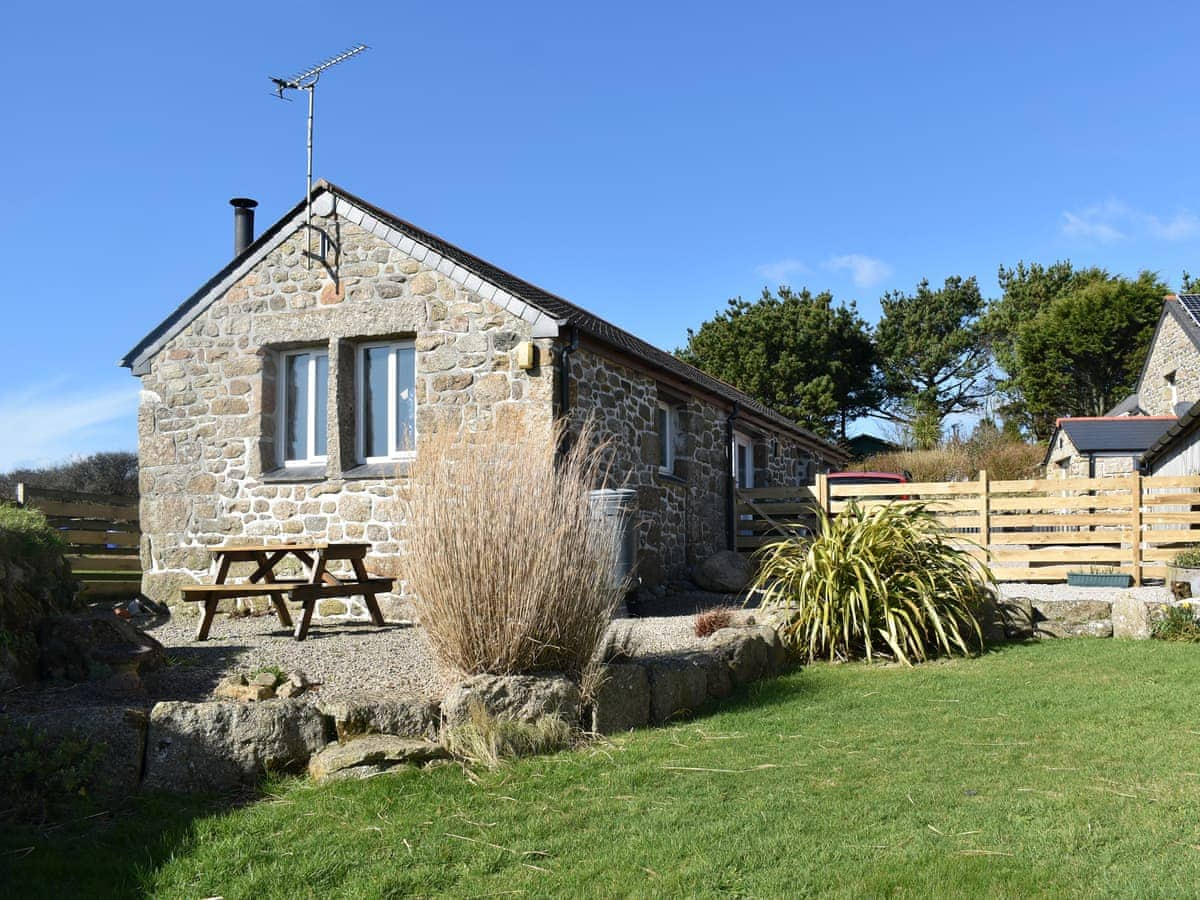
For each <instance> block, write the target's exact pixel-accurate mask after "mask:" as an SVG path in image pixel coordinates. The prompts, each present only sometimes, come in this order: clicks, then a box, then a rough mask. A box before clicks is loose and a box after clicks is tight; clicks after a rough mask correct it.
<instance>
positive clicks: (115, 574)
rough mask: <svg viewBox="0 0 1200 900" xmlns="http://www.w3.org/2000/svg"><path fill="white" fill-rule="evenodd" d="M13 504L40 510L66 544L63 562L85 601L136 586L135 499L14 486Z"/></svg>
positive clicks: (138, 579)
mask: <svg viewBox="0 0 1200 900" xmlns="http://www.w3.org/2000/svg"><path fill="white" fill-rule="evenodd" d="M17 503H18V505H20V506H27V507H30V508H33V509H38V510H41V511H42V512H43V513H45V515H46V518H47V519H48V520H49V522H50V525H51V526H52V527H53V528H55V529H57V530H58V531H59V532H60V533H61V534H62V537H63V539H64V540H65V541H66V542H67V553H66V559H67V562H69V563H70V564H71V571H72V572H73V573H74V575H75V577H76V578H78V579H79V580H80V582H82V583H83V586H84V589H85V590H86V591H87V595H88V596H89V597H93V596H100V595H110V594H131V593H132V594H136V593H138V592H139V591H140V590H141V588H142V563H141V560H140V558H139V557H138V544H139V542H140V539H141V533H140V531H139V527H138V501H137V498H136V497H120V496H116V495H113V494H86V493H83V492H78V491H58V490H51V489H50V488H40V487H34V486H32V485H28V484H18V485H17Z"/></svg>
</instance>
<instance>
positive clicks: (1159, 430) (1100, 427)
mask: <svg viewBox="0 0 1200 900" xmlns="http://www.w3.org/2000/svg"><path fill="white" fill-rule="evenodd" d="M1175 422H1176V419H1175V417H1174V416H1116V417H1114V418H1072V419H1059V420H1058V422H1057V425H1058V427H1059V428H1061V429H1062V430H1063V431H1065V432H1066V434H1067V437H1069V438H1070V439H1071V443H1072V444H1074V445H1075V449H1077V450H1078V451H1079V452H1080V453H1103V452H1111V451H1117V450H1128V451H1129V452H1131V453H1141V452H1142V451H1144V450H1146V449H1147V448H1149V447H1150V446H1151V445H1152V444H1153V443H1154V442H1155V441H1157V440H1158V439H1159V438H1160V437H1161V436H1162V434H1163V432H1165V431H1166V430H1167V429H1168V428H1170V427H1171V426H1172V425H1174V424H1175Z"/></svg>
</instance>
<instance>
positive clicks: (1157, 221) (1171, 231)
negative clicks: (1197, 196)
mask: <svg viewBox="0 0 1200 900" xmlns="http://www.w3.org/2000/svg"><path fill="white" fill-rule="evenodd" d="M1060 228H1061V229H1062V233H1063V234H1065V235H1066V236H1067V237H1076V238H1083V239H1085V240H1093V241H1099V242H1101V243H1104V244H1110V243H1113V242H1115V241H1122V240H1126V239H1128V238H1155V239H1157V240H1164V241H1181V240H1186V239H1187V238H1190V237H1195V236H1197V235H1200V217H1197V216H1195V215H1194V214H1192V213H1190V212H1188V211H1187V210H1181V211H1180V212H1177V213H1175V215H1173V216H1169V217H1165V218H1164V217H1162V216H1157V215H1155V214H1153V213H1148V212H1144V211H1142V210H1139V209H1133V208H1132V207H1130V206H1128V205H1126V204H1125V203H1122V202H1121V201H1120V200H1105V201H1104V202H1103V203H1093V204H1092V205H1091V206H1087V207H1084V208H1083V209H1080V210H1075V211H1071V210H1065V211H1064V212H1063V214H1062V222H1061V223H1060Z"/></svg>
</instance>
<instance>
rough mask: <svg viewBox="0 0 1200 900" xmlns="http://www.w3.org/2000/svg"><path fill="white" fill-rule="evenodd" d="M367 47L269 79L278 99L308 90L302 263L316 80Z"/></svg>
mask: <svg viewBox="0 0 1200 900" xmlns="http://www.w3.org/2000/svg"><path fill="white" fill-rule="evenodd" d="M366 49H367V45H366V44H356V45H354V46H353V47H351V48H349V49H348V50H343V51H342V52H341V53H339V54H337V55H336V56H331V57H329V59H327V60H325V61H324V62H322V63H318V64H317V65H315V66H313V67H312V68H310V69H307V70H306V71H304V72H301V73H300V74H299V75H294V76H292V77H291V78H272V79H271V81H272V83H273V84H274V85H275V96H276V97H278V98H279V99H280V100H287V99H289V98H287V97H285V96H283V92H284V91H308V167H307V169H306V174H305V179H304V196H305V198H306V199H305V203H306V205H307V210H306V213H305V219H304V227H305V238H304V244H305V249H304V264H305V266H309V265H310V264H311V260H312V244H311V240H312V158H313V97H314V96H315V95H316V92H317V82H318V81H320V80H321V73H322V72H324V71H325V70H326V69H329V68H332V67H333V66H336V65H337V64H338V63H340V62H345V61H346V60H348V59H349V58H350V57H352V56H357V55H358V54H360V53H362V52H363V51H364V50H366Z"/></svg>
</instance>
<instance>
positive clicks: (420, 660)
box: [0, 583, 1170, 711]
mask: <svg viewBox="0 0 1200 900" xmlns="http://www.w3.org/2000/svg"><path fill="white" fill-rule="evenodd" d="M1000 590H1001V593H1002V594H1004V595H1005V596H1008V597H1029V598H1032V599H1034V600H1107V601H1111V600H1113V599H1114V598H1116V597H1119V596H1123V595H1127V594H1133V595H1134V596H1137V597H1141V598H1142V599H1145V600H1169V599H1170V592H1169V591H1168V590H1167V589H1166V588H1165V587H1161V586H1159V587H1143V588H1077V587H1069V586H1067V585H1063V584H1023V583H1013V584H1002V585H1001V586H1000ZM736 599H737V598H734V597H729V596H727V595H722V594H707V593H704V592H701V591H686V592H682V591H681V592H671V593H669V594H667V595H666V596H664V597H661V598H656V599H654V600H652V601H651V602H648V603H646V604H645V605H644V606H643V609H642V611H643V612H644V613H647V614H649V615H646V616H644V617H642V618H634V619H618V620H617V621H615V622H614V623H613V625H612V627H611V629H610V630H609V636H608V641H609V645H610V646H611V647H613V648H615V649H620V650H623V651H624V652H625V653H626V654H628V655H630V656H635V657H638V656H650V655H653V654H657V653H666V652H670V651H677V650H690V649H695V648H698V647H700V646H702V645H703V643H704V641H703V640H702V639H700V638H697V637H696V636H695V634H694V632H693V630H692V629H693V616H694V615H695V613H696V612H697V611H699V610H702V609H706V608H708V607H711V606H717V605H736V603H735V602H734V601H736ZM752 612H753V611H751V613H750V614H752ZM742 615H744V613H742ZM135 624H137V625H138V626H139V627H141V628H143V629H144V630H145V631H146V632H147V633H148V634H150V635H152V636H154V637H155V638H157V639H158V640H159V641H160V642H161V643H162V644H163V646H164V647H165V648H166V652H167V659H168V664H167V666H166V667H165V668H163V669H161V670H159V671H158V672H152V673H149V674H147V675H146V676H145V677H144V679H143V685H144V688H145V690H144V692H140V693H120V692H118V691H114V689H113V687H112V686H111V685H108V684H107V683H106V682H103V681H100V682H88V683H84V684H70V685H64V684H49V685H41V686H38V687H36V688H22V689H19V690H17V691H14V692H10V693H9V694H7V695H4V696H2V697H0V711H3V710H5V709H7V710H10V711H20V710H29V711H33V710H38V709H46V708H47V707H62V706H90V705H103V704H113V703H122V704H126V705H129V706H143V707H148V706H150V705H152V704H153V703H155V702H156V701H159V700H192V701H202V700H208V699H210V698H211V696H212V691H213V689H214V688H215V687H216V686H217V684H218V683H219V682H220V681H221V679H222V678H224V677H225V676H226V675H230V674H234V673H239V672H240V673H245V674H250V673H253V672H254V671H256V670H258V669H261V668H264V667H267V666H278V667H279V668H280V669H283V670H284V671H287V672H290V671H292V670H295V669H301V670H303V671H304V673H305V674H306V675H307V676H308V677H309V679H310V680H312V681H314V682H317V683H319V684H320V685H321V687H320V696H321V697H323V698H332V697H342V696H347V695H352V694H361V693H393V692H395V693H409V694H425V695H429V696H436V695H439V694H441V693H442V690H443V688H444V685H445V680H446V679H445V678H444V677H443V675H442V673H441V672H440V670H439V667H438V665H437V663H436V662H435V661H434V659H433V656H432V654H431V652H430V649H429V644H428V642H427V641H426V639H425V631H424V629H423V628H421V627H420V626H419V625H411V624H389V625H385V626H383V627H376V626H374V625H370V624H364V623H359V622H340V621H339V622H326V623H314V625H313V628H312V630H311V631H310V632H309V634H308V639H307V640H305V641H302V642H296V641H295V640H293V639H292V636H291V630H290V629H287V628H284V627H282V626H281V625H280V624H279V623H278V622H277V621H276V619H275V617H274V616H273V615H269V614H268V615H258V616H249V617H245V618H231V617H229V616H226V615H220V616H218V617H217V619H216V621H215V622H214V623H213V628H212V632H211V633H210V635H209V639H208V640H207V641H205V642H203V643H197V642H196V641H194V640H193V639H192V637H193V634H194V633H195V627H196V619H195V617H192V616H184V617H175V616H172V617H169V618H166V617H163V618H160V619H155V620H151V619H143V620H142V621H138V622H135Z"/></svg>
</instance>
